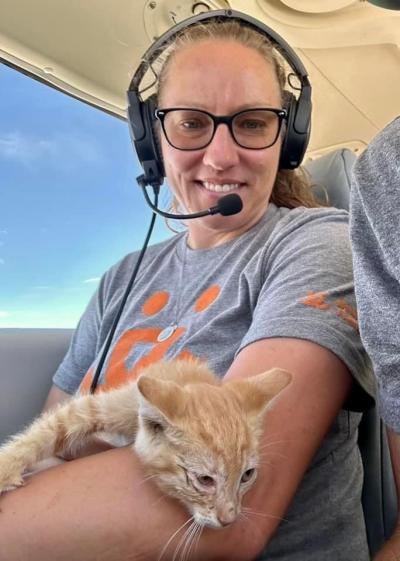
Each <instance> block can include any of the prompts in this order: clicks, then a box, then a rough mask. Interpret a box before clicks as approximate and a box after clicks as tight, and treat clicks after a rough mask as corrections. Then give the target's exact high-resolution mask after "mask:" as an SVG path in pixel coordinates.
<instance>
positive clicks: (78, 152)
mask: <svg viewBox="0 0 400 561" xmlns="http://www.w3.org/2000/svg"><path fill="white" fill-rule="evenodd" d="M0 83H1V92H2V93H1V96H2V103H1V107H0V115H1V117H0V166H1V179H0V182H1V183H0V193H1V194H0V200H1V204H0V327H75V325H76V323H77V321H78V319H79V316H80V315H81V313H82V311H83V310H84V308H85V306H86V304H87V301H88V299H89V298H90V295H91V294H92V292H93V290H94V289H95V287H96V284H97V283H98V281H99V278H100V275H101V273H102V271H103V270H104V269H105V268H107V267H108V266H110V265H111V264H112V263H113V262H115V261H116V260H117V259H118V258H120V257H121V256H122V255H124V254H125V253H127V252H128V251H131V250H133V249H137V248H138V247H140V246H141V244H142V237H143V232H144V231H145V228H146V227H147V222H148V221H149V218H150V213H149V211H148V209H147V207H146V205H145V203H144V201H143V197H142V194H141V193H140V190H139V189H137V186H136V182H135V179H134V178H135V164H134V162H132V150H131V147H130V143H129V136H128V134H127V130H126V126H125V125H124V123H123V122H122V121H120V120H118V119H115V118H113V117H111V116H110V115H107V114H105V113H103V112H100V111H98V110H96V109H94V108H92V107H89V106H87V105H84V104H82V103H79V102H78V101H77V100H74V99H72V98H70V97H67V96H65V95H64V94H62V93H60V92H58V91H56V90H53V89H50V88H48V87H46V86H44V85H42V84H40V83H38V82H35V81H33V80H31V79H29V78H27V77H26V76H23V75H22V74H20V73H18V72H15V71H14V70H11V69H10V68H8V67H6V66H4V65H0ZM26 99H29V104H27V103H26ZM111 139H112V141H111ZM136 175H137V173H136ZM169 235H170V232H169V231H168V230H167V229H166V228H165V225H164V224H163V222H162V221H160V222H159V224H158V226H157V231H156V234H155V236H156V238H159V239H163V238H165V237H167V236H169Z"/></svg>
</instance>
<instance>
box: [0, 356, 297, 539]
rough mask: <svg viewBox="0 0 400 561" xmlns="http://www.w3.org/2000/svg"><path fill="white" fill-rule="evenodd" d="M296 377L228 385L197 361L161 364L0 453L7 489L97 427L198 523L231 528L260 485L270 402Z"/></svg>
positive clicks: (34, 428) (77, 402) (79, 401)
mask: <svg viewBox="0 0 400 561" xmlns="http://www.w3.org/2000/svg"><path fill="white" fill-rule="evenodd" d="M290 380H291V374H289V373H288V372H286V371H283V370H279V369H274V370H271V371H269V372H265V373H263V374H259V375H257V376H252V377H249V378H246V379H240V380H230V381H226V382H221V381H220V380H218V379H217V378H216V377H215V376H214V375H213V374H212V373H211V372H210V370H209V369H208V368H207V367H206V366H205V364H204V363H201V362H200V361H194V360H191V361H183V360H175V361H171V362H166V361H165V362H159V363H157V364H154V365H152V366H150V367H149V368H147V369H146V370H145V371H144V373H143V374H142V375H141V376H140V377H139V378H138V380H137V381H134V382H130V383H128V384H127V385H125V386H123V387H122V388H120V389H116V390H112V391H109V392H104V393H99V394H95V395H84V396H80V397H76V398H74V399H72V400H71V401H68V402H67V403H66V404H63V405H60V406H59V407H58V408H56V409H55V410H52V411H50V412H47V413H44V414H42V415H41V416H40V417H39V418H38V419H37V420H36V421H34V423H33V424H32V425H31V426H30V427H28V428H27V429H26V430H25V431H24V432H22V433H20V434H19V435H17V436H15V437H13V438H12V440H11V441H9V442H8V443H6V444H5V445H3V446H2V447H1V448H0V493H1V492H2V491H5V490H9V489H13V488H15V487H18V486H21V485H23V474H24V473H25V472H26V471H27V470H29V469H30V468H32V466H34V464H35V463H36V462H38V461H40V460H42V459H44V458H48V457H50V456H54V455H61V454H63V453H66V452H69V453H71V451H72V453H73V451H74V450H76V449H77V447H79V445H82V442H83V441H84V439H85V437H87V436H88V435H90V434H93V433H95V432H98V431H106V432H107V433H112V434H117V435H122V436H123V437H125V438H126V441H127V443H132V445H133V448H134V450H135V451H136V452H137V454H138V455H139V456H140V458H141V460H142V461H143V463H144V465H145V467H146V469H147V472H148V474H149V475H150V476H154V477H153V479H154V481H155V482H156V483H157V484H158V486H159V487H160V488H161V490H162V491H164V492H165V493H166V494H168V495H169V496H171V497H174V498H176V499H178V500H180V501H181V502H182V503H183V504H184V506H185V507H186V508H187V510H188V511H189V512H190V513H191V514H192V516H193V518H194V520H195V522H197V523H198V524H200V525H201V526H210V527H214V528H216V527H221V526H224V525H227V524H230V523H231V522H233V521H234V520H235V519H236V517H237V516H238V514H239V513H240V508H241V499H242V496H243V494H244V493H245V492H247V491H248V490H249V488H250V487H251V486H252V485H253V483H254V481H255V479H256V470H257V464H258V462H259V453H258V445H259V441H260V437H261V434H262V428H263V423H262V420H263V414H264V412H265V409H266V407H267V405H268V403H269V402H270V401H271V399H272V398H273V397H274V396H275V395H277V394H278V393H279V392H280V391H281V390H282V389H283V388H284V387H285V386H287V384H288V383H289V382H290Z"/></svg>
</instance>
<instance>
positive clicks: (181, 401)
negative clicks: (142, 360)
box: [137, 374, 186, 425]
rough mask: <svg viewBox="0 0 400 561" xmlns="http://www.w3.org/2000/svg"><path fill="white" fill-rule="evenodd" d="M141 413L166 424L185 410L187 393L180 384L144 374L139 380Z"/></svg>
mask: <svg viewBox="0 0 400 561" xmlns="http://www.w3.org/2000/svg"><path fill="white" fill-rule="evenodd" d="M137 388H138V392H139V415H141V416H142V417H146V418H148V419H151V420H153V421H154V422H156V423H160V424H162V425H164V424H165V423H166V422H167V421H168V422H170V423H172V422H173V421H174V420H176V419H178V418H179V417H181V416H182V415H183V413H184V411H185V407H186V400H185V393H184V391H183V390H182V388H181V387H180V386H178V384H176V383H175V382H172V381H169V380H160V379H159V378H153V377H151V376H146V375H145V374H143V375H142V376H140V377H139V378H138V380H137Z"/></svg>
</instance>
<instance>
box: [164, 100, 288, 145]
mask: <svg viewBox="0 0 400 561" xmlns="http://www.w3.org/2000/svg"><path fill="white" fill-rule="evenodd" d="M155 116H156V118H157V119H158V120H159V121H160V122H161V126H162V129H163V131H164V134H165V138H166V139H167V141H168V143H169V144H170V145H171V146H173V147H174V148H178V149H179V150H200V149H201V148H205V147H206V146H208V145H209V144H210V142H211V141H212V139H213V137H214V134H215V131H216V130H217V127H218V125H220V124H225V125H227V126H228V128H229V130H230V133H231V135H232V138H233V139H234V141H235V142H236V144H238V145H239V146H241V147H242V148H248V149H249V150H261V149H263V148H269V147H270V146H272V145H273V144H275V142H276V141H277V139H278V136H279V132H280V130H281V126H282V121H283V120H285V119H286V118H287V111H286V110H285V109H273V108H270V107H267V108H260V109H245V110H244V111H239V112H238V113H234V114H233V115H213V114H212V113H209V112H208V111H201V110H200V109H188V108H184V107H173V108H170V109H156V111H155Z"/></svg>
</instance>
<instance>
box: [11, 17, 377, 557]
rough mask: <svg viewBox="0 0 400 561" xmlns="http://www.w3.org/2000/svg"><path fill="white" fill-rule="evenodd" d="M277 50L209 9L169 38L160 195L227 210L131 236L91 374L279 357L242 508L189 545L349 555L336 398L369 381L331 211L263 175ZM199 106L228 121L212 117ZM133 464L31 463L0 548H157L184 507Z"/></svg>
mask: <svg viewBox="0 0 400 561" xmlns="http://www.w3.org/2000/svg"><path fill="white" fill-rule="evenodd" d="M279 64H280V63H279V60H278V57H277V56H276V55H274V54H273V49H272V48H271V45H270V44H269V42H268V41H267V39H266V38H265V36H264V35H262V34H260V33H258V32H257V31H254V30H252V29H249V28H248V26H246V24H243V23H240V22H237V21H233V22H232V21H229V22H228V21H227V22H225V23H223V22H221V21H218V22H212V21H211V20H209V21H207V22H206V23H204V26H203V25H201V26H200V27H198V26H196V27H189V28H186V29H184V30H183V32H182V35H181V37H180V38H179V39H177V40H175V41H174V44H173V46H172V47H171V49H170V50H169V57H168V58H167V60H166V61H164V62H163V63H162V69H161V74H160V76H159V80H158V98H157V107H158V109H159V111H158V113H157V116H158V119H159V121H160V123H159V125H158V126H157V127H156V132H155V134H157V135H158V138H159V141H160V144H161V150H162V155H163V161H164V165H165V171H166V176H167V179H168V182H169V185H170V188H171V190H172V193H173V195H174V198H175V204H176V205H177V206H178V207H179V208H182V209H184V210H185V211H188V212H195V211H198V210H202V209H204V208H207V207H211V206H214V205H215V204H216V203H217V201H218V200H219V199H220V198H221V196H223V195H224V194H226V193H228V192H229V193H237V194H239V195H240V197H241V199H242V201H243V210H242V211H241V212H240V213H239V214H236V215H233V216H229V217H226V216H219V215H216V216H208V217H205V218H201V219H198V220H193V221H188V223H187V232H186V233H184V234H180V235H178V236H176V237H174V238H172V239H171V240H168V241H167V242H163V243H161V244H158V245H156V246H153V247H151V248H149V250H148V253H147V254H146V256H145V259H144V263H143V265H142V269H141V272H140V275H139V276H138V278H137V281H136V283H135V287H134V290H133V291H132V293H131V294H130V296H129V300H128V302H127V305H126V307H125V309H124V313H123V315H122V317H121V320H120V323H119V326H118V328H117V331H116V333H115V337H114V343H113V346H112V348H111V349H110V352H109V355H108V358H107V361H106V363H105V366H104V369H103V373H102V377H101V379H100V382H99V385H100V387H102V389H107V388H109V387H115V386H117V385H119V384H121V383H124V382H125V381H126V380H128V379H130V378H132V377H135V376H137V374H138V372H139V371H140V370H141V368H143V366H145V365H146V364H148V363H149V362H152V361H156V360H159V359H160V358H162V357H163V356H167V357H176V356H190V355H192V356H193V355H194V356H200V357H202V358H206V359H207V360H208V362H209V364H210V366H211V367H212V368H213V369H214V370H215V371H216V372H217V374H219V375H220V376H224V377H226V378H232V377H242V376H251V375H254V374H256V373H258V372H261V371H264V370H267V369H269V368H272V367H283V368H285V369H287V370H290V371H291V372H292V373H293V382H292V383H291V385H290V387H289V388H288V389H287V390H286V391H285V396H284V398H283V397H282V399H279V400H277V402H276V405H275V406H274V408H273V409H272V410H270V412H269V413H268V415H267V418H266V427H267V430H266V435H265V445H266V446H268V448H266V449H267V450H268V451H269V454H268V456H269V457H268V462H266V463H265V464H263V465H262V466H260V474H259V478H258V481H257V483H256V485H255V487H254V488H253V489H252V490H251V491H250V492H249V493H248V495H246V499H245V505H246V506H247V507H248V508H249V509H250V510H251V511H252V512H253V514H250V515H249V519H247V520H246V519H240V520H238V521H237V522H235V523H234V524H233V525H232V526H230V527H228V528H225V529H224V530H221V531H211V530H204V531H203V533H202V537H201V539H200V540H199V544H198V547H197V549H196V551H194V552H193V559H199V560H204V559H207V560H208V561H211V560H213V559H215V560H217V559H229V560H230V561H232V560H235V559H237V560H240V561H244V560H246V559H248V560H251V559H254V558H259V559H265V560H267V559H276V560H278V559H279V560H282V561H297V560H298V561H300V560H302V561H303V560H304V559H307V560H309V561H312V560H320V559H324V560H328V561H329V560H332V561H333V560H335V561H340V560H343V561H344V560H346V561H348V560H350V559H351V560H352V561H365V560H367V559H368V558H369V556H368V548H367V543H366V536H365V529H364V523H363V516H362V509H361V502H360V493H361V484H362V469H361V464H360V457H359V453H358V449H357V445H356V428H357V424H358V422H359V418H360V415H359V414H358V413H355V412H354V411H357V410H360V409H362V408H363V407H365V405H366V404H367V403H369V401H370V398H369V395H368V394H369V393H371V391H372V390H371V388H372V384H371V382H370V378H369V377H368V373H367V369H368V363H367V360H366V357H365V354H364V352H363V350H362V346H361V343H360V340H359V337H358V333H357V330H356V329H355V320H354V312H353V308H352V307H353V306H354V294H353V285H352V275H351V255H350V250H349V243H348V231H347V215H346V213H345V212H343V211H339V210H334V209H322V208H318V207H317V205H314V206H315V208H305V207H312V206H313V204H314V203H313V201H312V197H311V195H310V190H309V186H308V185H307V184H306V182H305V181H304V179H302V178H301V175H299V174H297V173H295V172H290V171H278V168H279V162H280V154H281V147H282V142H283V136H284V133H285V126H284V123H283V120H284V119H283V118H282V116H281V117H279V115H280V114H282V107H283V103H284V102H283V97H284V94H283V69H282V67H281V66H280V65H279ZM167 110H168V111H167ZM210 115H213V116H215V115H217V116H226V117H232V119H231V120H230V123H229V125H228V124H227V122H223V123H220V124H218V126H216V127H214V128H213V126H212V124H211V122H212V117H210ZM136 260H137V254H134V255H129V256H127V257H126V258H125V259H124V260H123V261H122V262H121V263H119V264H117V265H116V266H115V267H113V268H112V269H111V270H110V271H109V272H108V273H107V274H106V275H105V276H104V277H103V280H102V282H101V285H100V287H99V290H98V292H97V293H96V295H95V296H94V298H93V299H92V301H91V303H90V304H89V307H88V309H87V311H86V312H85V314H84V316H83V317H82V319H81V321H80V324H79V326H78V328H77V331H76V333H75V336H74V340H73V342H72V346H71V348H70V350H69V352H68V354H67V356H66V358H65V360H64V362H63V364H62V365H61V366H60V369H59V370H58V372H57V373H56V375H55V377H54V384H55V386H54V387H53V389H52V391H51V393H50V396H49V400H48V403H47V407H50V406H52V405H54V403H55V402H60V401H63V400H65V399H68V398H69V396H70V394H72V393H73V392H74V391H76V390H77V389H78V388H79V387H80V388H81V390H82V391H85V390H87V389H88V388H89V386H90V383H91V380H92V377H93V373H94V370H95V368H96V362H97V361H98V357H99V353H100V351H101V347H102V345H103V344H104V341H105V338H106V336H107V333H108V331H109V329H110V326H111V323H112V320H113V317H114V315H115V311H116V308H117V306H118V304H119V301H120V298H121V292H122V291H123V288H124V287H125V286H126V283H127V282H128V278H129V275H130V272H131V271H132V269H133V266H134V264H135V261H136ZM342 407H346V409H345V410H342ZM99 446H100V445H99ZM95 449H96V451H98V450H99V448H96V447H95ZM85 453H86V454H88V453H89V451H88V450H86V452H85ZM143 477H144V476H143V473H142V471H141V467H140V464H139V462H138V461H137V459H136V458H135V457H134V455H133V454H132V453H131V452H130V451H129V450H126V449H119V450H111V451H107V452H104V453H102V454H96V455H95V456H90V457H84V458H82V459H80V460H79V461H76V462H71V463H68V464H64V465H63V466H61V467H58V468H55V469H54V470H50V471H48V472H43V473H41V474H38V475H37V476H36V477H34V478H32V479H31V481H30V483H29V485H28V486H27V487H26V488H24V489H22V490H20V491H18V492H15V493H10V494H9V495H7V496H6V497H5V498H4V499H3V500H2V504H1V507H2V510H3V513H2V515H1V516H2V524H1V525H0V554H1V555H0V557H1V558H2V559H3V558H4V559H7V560H8V561H13V560H14V559H19V558H21V557H22V558H23V556H24V554H25V555H28V553H29V558H30V559H38V560H39V559H40V560H41V561H44V560H47V559H50V558H51V559H60V560H61V559H68V560H70V559H79V560H80V561H85V560H89V559H90V560H92V559H104V560H109V561H113V560H114V559H115V560H118V561H120V560H122V559H148V560H151V561H155V560H157V559H159V556H160V552H161V551H162V549H163V547H164V546H165V544H166V543H167V542H168V540H169V539H170V537H171V536H172V535H173V534H174V532H175V531H176V530H177V528H179V526H181V525H182V524H183V523H184V522H185V520H186V519H187V515H186V513H185V512H184V511H183V510H182V509H181V508H180V507H179V505H176V504H175V503H174V502H172V501H169V500H167V499H164V500H160V495H159V493H158V491H157V489H155V488H154V487H153V486H152V484H151V482H150V481H148V482H146V483H144V482H143ZM38 496H40V497H41V501H42V502H41V504H42V505H44V506H41V507H40V510H39V512H38V511H36V512H35V509H34V507H33V504H34V501H35V500H37V497H38ZM22 528H23V529H24V532H25V531H26V529H27V528H28V531H29V532H30V534H29V535H28V538H25V537H24V535H25V534H24V535H23V533H22ZM32 535H33V536H34V542H33V543H34V545H33V546H32ZM6 536H7V537H6ZM178 541H179V539H178V538H176V539H175V540H171V543H170V546H169V549H168V553H166V554H165V555H166V558H172V557H173V552H174V550H175V548H176V547H177V543H178ZM168 555H169V557H168Z"/></svg>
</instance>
